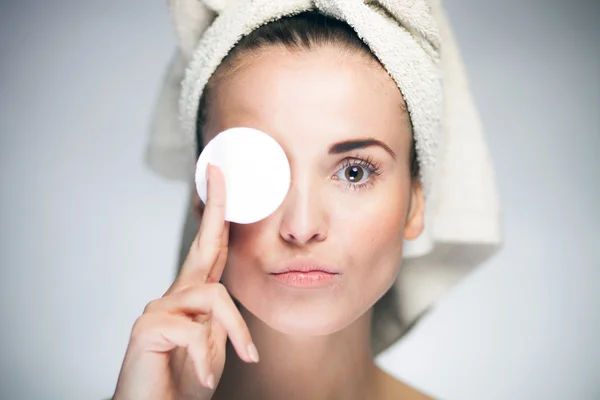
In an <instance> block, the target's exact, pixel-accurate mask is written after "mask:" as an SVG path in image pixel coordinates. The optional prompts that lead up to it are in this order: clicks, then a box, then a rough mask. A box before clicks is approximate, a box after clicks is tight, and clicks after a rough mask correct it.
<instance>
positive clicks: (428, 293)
mask: <svg viewBox="0 0 600 400" xmlns="http://www.w3.org/2000/svg"><path fill="white" fill-rule="evenodd" d="M168 1H169V8H170V11H171V15H172V20H173V23H174V25H175V29H176V32H177V34H178V37H179V43H180V47H179V49H178V50H177V51H176V52H175V55H174V57H173V59H172V61H171V63H170V65H169V67H168V69H167V74H166V76H165V80H164V84H163V87H162V90H161V93H160V96H159V100H158V103H157V108H156V112H155V117H154V120H153V124H152V128H151V134H150V140H149V143H148V147H147V152H146V162H147V165H148V166H149V167H150V168H151V169H152V170H153V171H155V172H156V173H158V174H160V175H161V176H164V177H167V178H169V179H176V180H183V181H186V182H188V183H190V187H191V188H192V190H193V188H194V185H193V174H194V165H195V159H196V156H195V151H196V142H195V140H196V138H195V132H196V127H195V124H196V115H197V111H198V105H199V99H200V96H201V94H202V91H203V89H204V86H205V84H206V83H207V81H208V80H209V78H210V76H211V75H212V74H213V72H214V71H215V70H216V68H217V67H218V66H219V64H220V62H221V61H222V60H223V58H224V57H225V56H226V55H227V53H228V52H229V51H230V50H231V49H232V48H233V47H234V45H235V44H236V43H237V42H238V41H239V39H241V38H242V37H243V36H244V35H246V34H248V33H250V32H251V31H253V30H254V29H256V28H257V27H258V26H260V25H262V24H264V23H266V22H268V21H273V20H276V19H278V18H281V17H283V16H287V15H292V14H296V13H299V12H302V11H308V10H318V11H319V12H321V13H323V14H326V15H329V16H331V17H334V18H337V19H341V20H343V21H345V22H347V23H348V24H349V25H350V26H352V27H353V28H354V30H355V31H356V32H357V33H358V35H359V36H360V37H361V38H362V40H363V41H364V42H365V43H366V44H367V45H368V46H369V47H370V48H371V50H372V51H373V53H374V54H375V56H376V57H377V58H378V59H379V61H380V62H381V63H382V64H383V65H384V67H385V68H386V69H387V71H388V73H389V74H390V75H391V76H392V78H393V79H394V80H395V81H396V83H397V85H398V87H399V89H400V90H401V92H402V94H403V96H404V99H405V101H406V104H407V108H408V111H409V113H410V117H411V121H412V124H413V129H414V136H415V141H416V149H417V154H418V159H419V162H420V170H421V180H422V182H423V187H424V191H425V194H426V198H427V205H426V228H425V231H424V232H423V234H422V235H421V236H420V237H419V238H418V239H417V240H415V241H411V242H407V243H406V248H405V259H404V261H403V265H402V269H401V272H400V276H399V279H398V281H397V283H396V286H395V288H396V291H395V293H391V294H390V296H387V299H385V300H384V301H389V302H391V303H393V304H392V305H393V309H394V310H395V311H390V312H389V313H388V314H389V315H387V316H386V315H383V314H382V315H379V316H378V317H377V318H376V320H375V324H376V326H375V331H374V336H375V337H374V350H375V351H376V352H379V351H381V350H383V349H385V348H387V347H388V346H389V345H390V344H391V343H393V342H394V341H396V340H397V339H398V338H399V337H401V335H402V334H403V333H405V332H406V330H407V328H408V327H409V326H410V325H411V324H412V323H413V322H414V321H415V319H416V318H417V317H418V316H419V315H422V314H423V313H424V312H425V311H426V310H427V309H429V307H430V306H431V305H432V304H433V302H434V301H435V300H437V299H438V298H439V297H440V296H441V295H442V294H443V293H444V292H445V291H447V290H448V289H449V288H450V287H451V286H452V285H454V283H456V282H457V281H458V280H459V279H460V278H461V277H463V276H464V275H465V274H466V273H467V272H469V271H470V270H471V269H472V268H473V267H475V266H476V265H479V264H480V263H481V262H483V261H485V260H486V259H488V258H489V257H490V256H491V255H492V254H493V253H494V252H495V250H497V248H498V247H499V245H500V243H501V227H500V206H499V200H498V196H497V189H496V182H495V177H494V171H493V167H492V162H491V158H490V154H489V151H488V148H487V146H486V143H485V140H484V136H483V132H482V127H481V123H480V121H479V118H478V115H477V110H476V108H475V106H474V103H473V100H472V97H471V94H470V91H469V88H468V84H467V79H466V75H465V71H464V67H463V65H462V61H461V57H460V53H459V51H458V48H457V46H456V43H455V40H454V38H453V36H452V32H451V30H450V28H449V25H448V23H447V20H446V17H445V14H444V11H443V9H442V6H441V4H440V2H439V1H438V0H429V1H426V0H370V1H369V0H366V1H365V0H254V1H250V0H204V1H200V0H168ZM195 228H196V225H195V223H194V222H193V219H192V218H191V211H190V212H189V213H188V221H187V223H186V227H185V230H184V237H183V241H182V249H185V248H187V247H188V246H189V244H190V243H191V240H192V239H193V236H194V234H195V232H194V231H195ZM391 309H392V308H390V307H388V308H387V310H388V311H389V310H391Z"/></svg>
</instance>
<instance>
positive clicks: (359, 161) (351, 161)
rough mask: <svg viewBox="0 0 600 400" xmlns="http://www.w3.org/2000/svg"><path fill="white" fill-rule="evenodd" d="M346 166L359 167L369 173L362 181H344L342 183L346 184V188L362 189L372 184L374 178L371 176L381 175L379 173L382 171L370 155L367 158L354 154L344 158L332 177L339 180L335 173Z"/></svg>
mask: <svg viewBox="0 0 600 400" xmlns="http://www.w3.org/2000/svg"><path fill="white" fill-rule="evenodd" d="M348 167H361V168H363V169H365V170H367V172H368V174H369V178H367V181H366V182H364V183H358V184H356V183H351V182H344V184H345V185H346V189H348V190H362V189H366V188H368V187H370V186H372V185H374V184H375V179H374V178H373V176H379V175H381V173H382V172H383V171H382V170H381V168H380V166H379V164H377V163H375V162H374V161H373V158H372V157H368V158H367V159H364V158H361V157H359V156H355V157H353V158H347V159H346V160H344V163H343V164H342V166H341V167H340V168H339V169H338V170H337V171H336V172H335V174H334V175H333V176H334V179H336V180H339V178H337V176H336V175H337V174H338V173H339V172H340V171H342V170H344V169H346V168H348Z"/></svg>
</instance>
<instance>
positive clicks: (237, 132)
mask: <svg viewBox="0 0 600 400" xmlns="http://www.w3.org/2000/svg"><path fill="white" fill-rule="evenodd" d="M209 163H210V164H211V165H216V166H218V167H219V168H221V170H222V171H223V174H224V175H225V190H226V202H225V220H226V221H231V222H235V223H240V224H250V223H253V222H257V221H260V220H262V219H264V218H266V217H268V216H269V215H271V214H272V213H273V212H274V211H275V210H277V208H279V206H280V205H281V203H282V202H283V200H284V199H285V196H286V195H287V192H288V189H289V187H290V179H291V177H290V164H289V162H288V159H287V157H286V155H285V152H284V151H283V149H282V148H281V146H280V145H279V143H277V141H276V140H275V139H273V138H272V137H271V136H269V135H267V134H266V133H264V132H261V131H259V130H257V129H252V128H244V127H239V128H231V129H227V130H225V131H223V132H221V133H219V134H218V135H217V136H215V138H214V139H212V140H211V141H210V142H208V144H207V145H206V147H205V148H204V150H203V151H202V153H201V154H200V157H199V158H198V163H197V164H196V190H197V191H198V195H199V196H200V199H202V201H203V202H204V204H206V195H207V185H206V167H207V166H208V164H209Z"/></svg>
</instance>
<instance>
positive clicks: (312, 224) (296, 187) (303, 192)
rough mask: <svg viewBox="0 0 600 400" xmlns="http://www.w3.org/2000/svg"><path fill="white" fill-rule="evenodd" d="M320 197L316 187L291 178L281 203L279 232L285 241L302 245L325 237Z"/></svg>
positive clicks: (325, 225)
mask: <svg viewBox="0 0 600 400" xmlns="http://www.w3.org/2000/svg"><path fill="white" fill-rule="evenodd" d="M320 197H321V196H320V195H319V193H318V190H316V188H314V187H312V188H311V187H310V185H308V184H302V185H300V184H299V182H298V181H296V182H294V180H292V184H291V185H290V189H289V191H288V194H287V196H286V198H285V200H284V202H283V204H282V205H281V207H282V216H281V222H280V227H279V234H280V236H281V237H282V238H283V239H284V240H285V241H286V242H289V243H291V244H294V245H299V246H302V245H306V244H308V243H310V242H321V241H323V240H325V239H326V238H327V222H326V212H325V205H324V202H323V201H322V199H321V198H320Z"/></svg>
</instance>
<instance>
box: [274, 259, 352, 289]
mask: <svg viewBox="0 0 600 400" xmlns="http://www.w3.org/2000/svg"><path fill="white" fill-rule="evenodd" d="M269 275H270V276H271V277H273V278H275V279H276V280H277V281H278V282H279V283H281V284H284V285H286V286H291V287H297V288H318V287H325V286H329V285H332V284H334V283H335V282H336V281H337V278H338V277H339V275H341V273H340V272H339V271H337V270H335V269H334V268H332V267H330V266H328V265H324V264H322V263H319V262H316V261H314V260H311V259H304V258H297V259H293V260H290V261H287V262H285V263H282V264H280V265H279V266H278V267H277V268H276V270H275V271H273V272H270V273H269Z"/></svg>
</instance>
